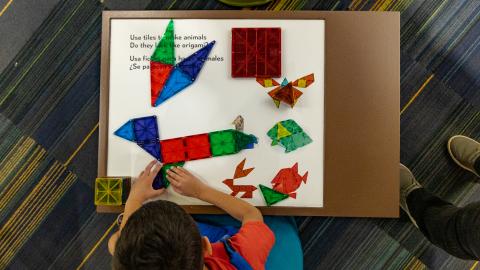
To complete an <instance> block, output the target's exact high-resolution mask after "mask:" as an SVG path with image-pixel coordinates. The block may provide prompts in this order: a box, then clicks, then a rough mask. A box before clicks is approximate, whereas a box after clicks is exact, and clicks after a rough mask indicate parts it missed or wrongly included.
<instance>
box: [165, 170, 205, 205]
mask: <svg viewBox="0 0 480 270" xmlns="http://www.w3.org/2000/svg"><path fill="white" fill-rule="evenodd" d="M167 179H168V181H170V183H171V184H172V187H173V189H174V190H175V191H176V192H177V193H179V194H181V195H184V196H189V197H194V198H198V197H199V196H200V194H201V193H202V192H203V191H204V190H205V189H207V188H208V186H207V185H205V184H204V183H203V182H202V181H200V179H198V178H197V177H195V176H194V175H193V174H191V173H190V172H189V171H187V170H186V169H184V168H182V167H172V168H171V169H170V170H168V171H167Z"/></svg>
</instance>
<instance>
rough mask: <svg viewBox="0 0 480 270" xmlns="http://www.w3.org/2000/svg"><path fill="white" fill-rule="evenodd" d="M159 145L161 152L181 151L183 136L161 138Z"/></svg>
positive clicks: (182, 148)
mask: <svg viewBox="0 0 480 270" xmlns="http://www.w3.org/2000/svg"><path fill="white" fill-rule="evenodd" d="M160 145H161V148H162V152H164V151H165V152H174V151H181V150H184V148H185V144H184V141H183V138H175V139H168V140H161V141H160Z"/></svg>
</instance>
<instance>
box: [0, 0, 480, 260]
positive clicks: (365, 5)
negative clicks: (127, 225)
mask: <svg viewBox="0 0 480 270" xmlns="http://www.w3.org/2000/svg"><path fill="white" fill-rule="evenodd" d="M39 2H41V1H39ZM131 2H135V4H132V3H131ZM48 3H49V4H52V3H53V4H52V7H51V8H50V9H48V12H43V13H42V12H38V13H37V12H35V8H32V9H31V10H30V12H31V13H30V15H29V14H27V15H29V16H32V19H31V20H28V19H25V17H23V16H25V15H22V16H20V15H21V14H24V13H25V12H26V11H25V8H24V6H25V0H0V24H2V27H0V36H1V37H2V38H1V39H0V47H1V48H2V49H3V48H4V47H5V46H15V48H14V49H11V48H10V47H9V48H10V49H9V58H3V57H2V59H0V62H1V61H3V63H5V65H3V66H2V65H0V67H2V68H0V71H1V74H0V136H1V138H2V140H0V209H1V211H0V269H75V268H82V269H108V268H109V263H110V256H109V255H108V253H107V250H106V241H105V239H106V237H107V236H108V235H109V234H110V233H111V231H112V228H113V226H112V225H113V220H114V216H113V215H98V214H96V213H95V209H94V207H93V204H92V201H93V192H92V189H93V187H92V184H93V179H94V178H95V175H96V164H97V163H96V157H97V136H98V106H99V100H98V96H99V73H100V72H99V59H100V33H101V12H102V10H104V9H231V8H230V7H227V6H225V5H223V4H220V3H218V2H216V1H214V0H209V1H193V0H190V1H180V0H177V1H175V0H164V1H152V2H151V1H149V0H142V1H113V0H112V1H101V2H99V1H94V0H80V1H75V0H65V1H56V2H55V1H48ZM38 5H41V3H38ZM259 9H268V10H296V9H298V10H299V9H304V10H312V9H313V10H376V11H401V26H402V29H401V48H402V54H401V62H402V64H401V65H402V66H401V104H400V108H399V109H400V110H401V112H402V113H401V160H402V162H403V163H405V164H407V165H408V166H409V167H410V168H412V170H413V172H414V173H415V174H416V176H417V178H418V179H419V180H420V181H421V182H422V183H423V184H424V185H425V186H426V187H427V188H428V189H429V190H431V191H432V192H434V193H436V194H439V195H441V196H442V197H443V198H445V199H447V200H449V201H451V202H454V203H456V204H458V205H463V204H465V203H468V202H470V201H475V200H478V199H480V189H479V185H478V184H475V183H473V181H472V180H475V178H474V176H473V175H472V174H468V173H465V172H464V171H462V170H460V169H459V168H458V167H456V166H455V165H454V163H453V162H452V161H451V160H449V158H448V156H447V153H446V148H445V144H446V141H447V139H448V138H449V137H450V136H451V135H454V134H457V133H461V134H466V135H470V136H472V137H474V138H477V139H478V138H480V110H479V106H480V91H479V90H480V73H479V67H480V22H479V18H480V1H478V0H454V1H452V0H436V1H434V0H428V1H423V0H399V1H392V0H376V1H374V0H367V1H365V0H354V1H346V0H325V1H307V0H277V1H274V2H272V3H271V4H269V5H267V6H263V7H261V8H259ZM16 15H18V16H16ZM6 18H9V19H8V20H7V19H6ZM7 26H8V27H7ZM34 26H35V27H34ZM7 28H8V29H10V30H12V29H16V30H17V31H10V32H8V31H7V30H5V29H7ZM24 29H36V30H32V31H27V30H24ZM13 32H15V33H17V35H18V33H20V34H19V35H20V37H17V36H15V35H14V34H12V33H13ZM22 33H23V36H22ZM9 42H10V43H9ZM9 44H10V45H9ZM11 44H14V45H11ZM12 48H13V47H12ZM3 67H4V68H3ZM297 222H298V224H299V227H300V233H301V238H302V242H303V249H304V253H305V269H405V268H406V269H417V268H419V269H423V268H427V267H428V268H434V269H474V268H476V267H477V265H476V263H474V262H472V261H464V260H459V259H456V258H454V257H452V256H449V255H448V254H446V253H445V252H444V251H442V250H440V249H438V248H436V247H435V246H433V245H431V244H429V242H428V241H426V240H425V238H424V237H423V236H422V234H421V233H420V232H419V231H418V230H416V229H415V228H414V227H413V226H412V224H411V223H409V222H408V221H407V219H406V218H405V217H404V216H403V217H402V218H400V219H353V218H317V217H307V218H297Z"/></svg>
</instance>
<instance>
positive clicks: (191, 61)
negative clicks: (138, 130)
mask: <svg viewBox="0 0 480 270" xmlns="http://www.w3.org/2000/svg"><path fill="white" fill-rule="evenodd" d="M214 44H215V41H212V42H210V43H208V44H207V45H206V46H205V47H203V48H201V49H200V50H198V51H196V52H195V53H193V54H192V55H190V56H188V57H187V58H185V59H183V60H182V61H181V62H180V63H178V64H175V35H174V31H173V20H170V22H169V23H168V26H167V29H166V30H165V33H164V34H163V37H162V39H161V40H160V42H159V43H158V45H157V47H156V48H155V51H154V52H153V54H152V56H151V57H150V92H151V105H152V106H158V105H160V104H161V103H162V102H164V101H165V100H167V99H169V98H171V97H172V96H174V95H176V94H177V93H178V92H180V91H182V90H183V89H185V88H186V87H187V86H189V85H191V84H192V83H193V82H194V81H195V79H196V78H197V76H198V73H200V70H201V69H202V67H203V64H204V63H205V60H206V59H207V57H208V55H209V53H210V51H211V50H212V48H213V45H214Z"/></svg>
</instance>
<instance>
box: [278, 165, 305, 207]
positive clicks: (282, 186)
mask: <svg viewBox="0 0 480 270" xmlns="http://www.w3.org/2000/svg"><path fill="white" fill-rule="evenodd" d="M307 177H308V172H305V174H304V175H303V176H300V174H298V163H295V164H294V165H293V167H291V168H283V169H281V170H280V171H279V172H278V173H277V175H276V176H275V178H273V180H272V182H271V183H272V185H273V189H274V190H275V191H278V192H280V193H283V194H287V195H288V196H290V197H292V198H294V199H295V198H297V193H295V191H296V190H297V189H298V188H299V187H300V185H301V184H302V182H303V183H307Z"/></svg>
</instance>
